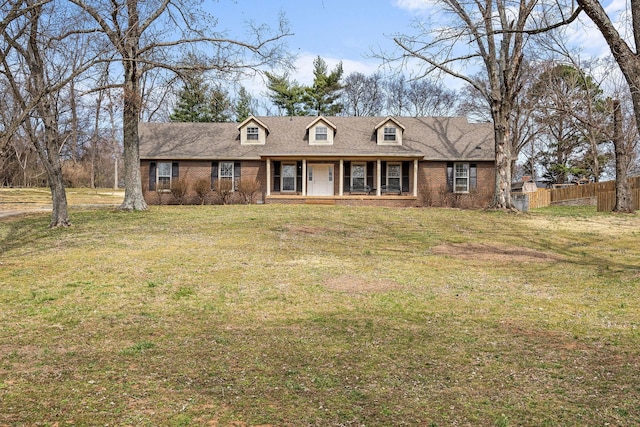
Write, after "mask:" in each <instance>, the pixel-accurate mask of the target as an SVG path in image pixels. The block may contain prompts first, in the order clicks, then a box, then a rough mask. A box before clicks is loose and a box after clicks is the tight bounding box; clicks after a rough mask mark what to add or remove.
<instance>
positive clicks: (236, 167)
mask: <svg viewBox="0 0 640 427" xmlns="http://www.w3.org/2000/svg"><path fill="white" fill-rule="evenodd" d="M241 177H242V176H241V170H240V162H234V163H233V183H234V184H233V187H234V188H233V189H234V190H237V189H238V188H239V185H240V178H241Z"/></svg>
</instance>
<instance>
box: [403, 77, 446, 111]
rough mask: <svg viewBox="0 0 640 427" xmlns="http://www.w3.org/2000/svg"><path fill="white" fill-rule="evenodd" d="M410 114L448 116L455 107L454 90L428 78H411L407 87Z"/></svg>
mask: <svg viewBox="0 0 640 427" xmlns="http://www.w3.org/2000/svg"><path fill="white" fill-rule="evenodd" d="M407 101H408V111H409V114H410V115H411V116H414V117H424V116H450V115H451V114H452V112H453V111H454V110H455V108H456V102H457V96H456V91H455V90H451V89H447V88H445V87H444V86H442V85H439V84H436V83H433V82H430V81H428V80H424V79H420V80H412V81H410V82H409V85H408V88H407Z"/></svg>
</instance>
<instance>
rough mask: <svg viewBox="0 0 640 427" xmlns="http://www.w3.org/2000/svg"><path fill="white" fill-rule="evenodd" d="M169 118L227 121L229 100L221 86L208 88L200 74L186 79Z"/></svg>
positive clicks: (185, 120) (173, 120)
mask: <svg viewBox="0 0 640 427" xmlns="http://www.w3.org/2000/svg"><path fill="white" fill-rule="evenodd" d="M169 120H171V121H172V122H228V121H230V120H231V102H230V101H229V97H228V95H227V92H226V91H224V90H223V89H222V88H220V87H218V88H214V89H210V88H209V86H208V85H207V84H206V83H204V81H203V78H202V76H197V77H191V78H190V79H188V80H187V81H186V82H185V84H184V87H183V88H182V90H181V91H180V94H179V99H178V103H177V105H176V107H175V109H174V111H173V113H171V115H170V116H169Z"/></svg>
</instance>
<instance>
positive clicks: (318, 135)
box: [307, 116, 336, 145]
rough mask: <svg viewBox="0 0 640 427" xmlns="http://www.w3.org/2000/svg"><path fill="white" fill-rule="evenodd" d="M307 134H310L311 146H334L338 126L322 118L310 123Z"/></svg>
mask: <svg viewBox="0 0 640 427" xmlns="http://www.w3.org/2000/svg"><path fill="white" fill-rule="evenodd" d="M307 132H309V144H310V145H333V138H334V135H335V132H336V126H335V125H334V124H333V123H331V122H330V121H329V120H327V119H326V118H324V117H322V116H320V117H317V118H316V119H315V120H313V121H312V122H311V123H309V126H307Z"/></svg>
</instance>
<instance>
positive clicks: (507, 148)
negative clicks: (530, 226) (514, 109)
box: [490, 109, 513, 209]
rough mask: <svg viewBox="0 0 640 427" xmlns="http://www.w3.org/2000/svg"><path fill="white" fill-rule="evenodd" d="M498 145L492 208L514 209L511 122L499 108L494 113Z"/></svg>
mask: <svg viewBox="0 0 640 427" xmlns="http://www.w3.org/2000/svg"><path fill="white" fill-rule="evenodd" d="M493 127H494V135H495V139H496V141H495V147H496V183H495V191H494V195H493V201H492V202H491V205H490V207H491V208H492V209H513V204H512V203H511V157H512V156H511V139H510V136H509V122H508V120H507V119H506V118H505V117H503V115H502V114H500V110H499V109H498V110H497V111H495V112H494V113H493Z"/></svg>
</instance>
